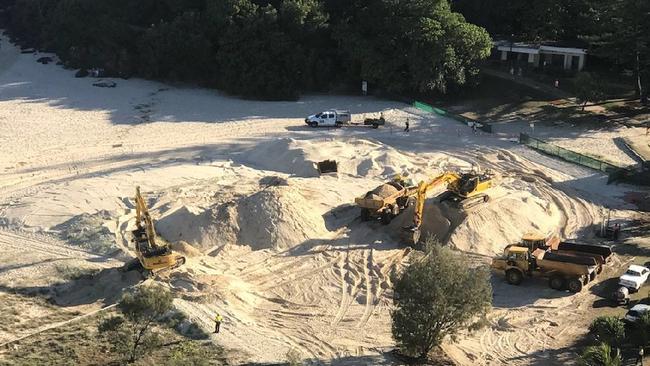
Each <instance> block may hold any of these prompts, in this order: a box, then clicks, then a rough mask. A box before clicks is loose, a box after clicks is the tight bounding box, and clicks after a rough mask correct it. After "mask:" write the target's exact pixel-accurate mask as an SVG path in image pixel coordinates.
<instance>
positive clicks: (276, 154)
mask: <svg viewBox="0 0 650 366" xmlns="http://www.w3.org/2000/svg"><path fill="white" fill-rule="evenodd" d="M327 159H334V160H336V161H337V162H338V170H339V173H343V174H350V175H357V176H362V177H368V176H385V177H389V176H393V175H395V174H398V173H402V172H405V171H409V172H415V171H419V169H418V168H417V164H415V160H416V158H414V157H411V156H408V155H406V154H404V153H403V152H401V151H400V150H397V149H394V148H392V147H390V146H385V145H380V144H377V143H374V142H371V141H367V140H358V139H348V140H345V139H343V140H341V139H336V140H335V139H326V138H324V139H316V140H308V141H300V140H294V139H291V138H284V139H277V140H273V141H270V142H265V143H263V144H259V145H257V146H256V147H255V149H254V150H252V151H250V152H249V153H248V154H246V158H245V160H244V161H243V163H244V164H249V165H251V166H253V167H255V168H260V169H264V170H269V171H276V172H281V173H286V174H291V175H295V176H298V177H306V178H308V177H317V176H318V175H319V174H318V170H317V168H316V166H315V163H316V162H319V161H323V160H327Z"/></svg>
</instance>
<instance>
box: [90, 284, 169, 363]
mask: <svg viewBox="0 0 650 366" xmlns="http://www.w3.org/2000/svg"><path fill="white" fill-rule="evenodd" d="M172 301H173V296H172V294H171V293H170V292H169V291H168V290H166V289H163V288H162V287H160V286H140V287H138V288H136V289H135V290H134V291H133V292H131V293H126V294H124V296H122V299H121V300H120V301H119V303H118V304H117V308H118V309H119V310H120V312H121V315H117V316H112V317H109V318H107V319H105V320H104V321H102V322H101V323H100V324H99V327H98V329H99V332H100V333H103V334H105V335H106V336H107V340H108V342H110V343H111V344H112V346H113V349H114V350H115V351H116V352H119V353H121V354H124V355H126V357H127V360H128V362H134V361H135V360H136V359H138V358H139V357H141V356H142V355H144V354H146V353H147V352H148V351H150V350H153V349H155V348H158V347H160V345H161V343H162V342H161V340H160V338H159V337H158V335H157V333H155V332H154V331H153V330H152V327H153V325H155V322H157V321H160V320H161V319H162V318H163V316H164V315H165V314H166V313H167V312H169V311H170V310H172V308H173V304H172Z"/></svg>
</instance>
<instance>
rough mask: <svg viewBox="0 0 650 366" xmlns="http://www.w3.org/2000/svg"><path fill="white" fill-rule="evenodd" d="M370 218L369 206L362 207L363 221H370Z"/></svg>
mask: <svg viewBox="0 0 650 366" xmlns="http://www.w3.org/2000/svg"><path fill="white" fill-rule="evenodd" d="M368 220H370V210H369V209H367V208H362V209H361V221H368Z"/></svg>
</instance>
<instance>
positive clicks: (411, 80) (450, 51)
mask: <svg viewBox="0 0 650 366" xmlns="http://www.w3.org/2000/svg"><path fill="white" fill-rule="evenodd" d="M354 3H355V8H354V12H353V15H352V17H351V19H350V20H349V21H348V22H346V23H344V24H341V25H339V26H338V27H337V31H336V35H335V36H336V38H337V39H338V40H339V42H341V44H342V47H343V50H344V52H345V53H346V54H347V56H348V57H349V60H350V62H351V63H352V65H353V67H356V68H357V69H358V74H359V76H360V77H361V78H362V79H365V80H368V81H369V82H370V83H372V84H374V85H379V86H380V87H382V88H384V89H386V90H388V91H391V92H397V93H401V92H412V91H417V92H431V91H438V92H442V93H444V92H446V91H447V89H448V87H449V86H453V85H462V84H464V83H465V82H466V81H467V79H468V77H471V76H473V75H474V74H476V72H477V69H476V62H477V61H478V60H481V59H483V58H486V57H487V56H488V55H489V54H490V49H491V47H492V43H491V39H490V36H489V35H488V34H487V32H486V31H485V30H484V29H482V28H480V27H477V26H475V25H472V24H469V23H467V22H465V20H464V19H463V17H462V15H460V14H458V13H453V12H452V11H451V9H450V7H449V3H448V2H447V1H446V0H426V1H414V0H398V1H394V0H371V1H355V2H354ZM353 70H354V69H353ZM354 71H356V70H354Z"/></svg>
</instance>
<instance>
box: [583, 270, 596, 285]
mask: <svg viewBox="0 0 650 366" xmlns="http://www.w3.org/2000/svg"><path fill="white" fill-rule="evenodd" d="M597 272H598V271H594V272H591V273H590V274H589V277H587V278H588V280H587V278H585V281H586V282H587V283H589V281H593V280H595V279H596V274H597ZM587 283H585V285H586V284H587Z"/></svg>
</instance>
